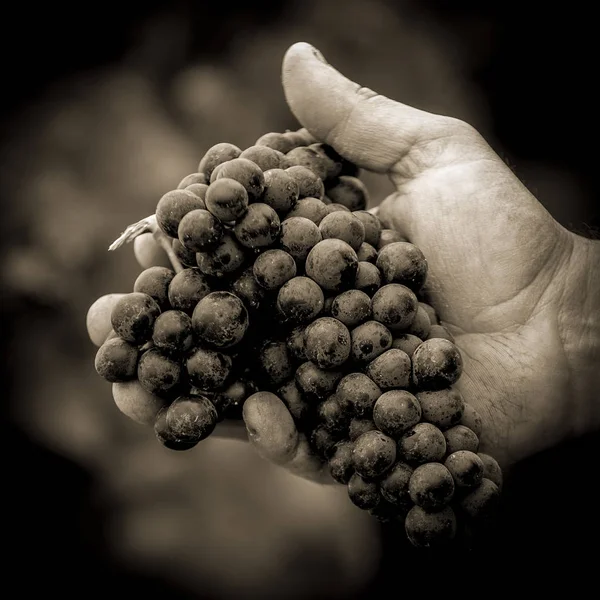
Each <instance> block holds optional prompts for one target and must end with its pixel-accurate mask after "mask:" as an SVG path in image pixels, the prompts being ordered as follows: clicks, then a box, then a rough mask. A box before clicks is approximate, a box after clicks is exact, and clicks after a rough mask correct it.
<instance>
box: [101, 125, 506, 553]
mask: <svg viewBox="0 0 600 600" xmlns="http://www.w3.org/2000/svg"><path fill="white" fill-rule="evenodd" d="M359 175H360V173H359V170H358V168H357V167H356V166H355V165H354V164H352V163H350V162H348V161H347V160H345V159H344V158H343V157H341V156H340V155H339V154H338V153H337V152H336V151H335V150H334V149H333V148H331V147H330V146H328V145H326V144H323V143H320V142H318V141H317V140H315V139H314V138H312V137H311V135H310V134H309V133H308V132H307V131H306V130H303V129H301V130H299V131H288V132H285V133H268V134H266V135H264V136H262V137H261V138H260V139H258V140H257V141H256V143H255V144H254V145H253V146H251V147H249V148H246V149H245V150H243V151H242V149H240V148H238V147H237V146H235V145H233V144H230V143H220V144H216V145H215V146H213V147H212V148H210V149H209V150H208V151H207V152H206V154H205V155H204V156H203V158H202V159H201V161H200V163H199V166H198V171H197V172H196V173H192V174H190V175H187V176H186V177H184V179H183V180H182V181H181V182H180V184H179V185H178V186H177V189H174V190H172V191H169V192H167V193H166V194H165V195H164V196H163V197H162V198H161V199H160V200H159V202H158V205H157V206H156V213H155V215H154V216H153V217H152V218H151V219H147V220H145V221H143V222H141V223H145V225H146V226H149V227H150V226H151V225H152V224H154V229H155V235H156V236H158V239H160V240H161V243H162V244H163V247H165V249H166V250H167V252H168V254H169V256H170V257H171V262H172V268H167V267H164V266H153V267H150V268H148V269H146V270H144V271H143V272H142V273H141V274H140V275H139V277H138V278H137V279H136V281H135V283H134V285H133V291H132V292H131V293H129V294H125V295H123V296H122V297H121V298H120V299H119V300H118V302H117V303H116V305H115V306H114V308H113V310H112V313H111V323H112V328H113V331H112V332H111V334H110V335H109V336H108V339H107V340H106V341H105V342H104V343H103V344H102V346H101V347H100V348H99V350H98V352H97V355H96V360H95V365H96V370H97V372H98V373H99V374H100V375H101V376H102V377H104V378H105V379H107V380H108V381H110V382H112V384H113V396H114V398H115V401H116V402H117V405H118V406H119V408H120V409H121V410H122V411H123V412H124V413H125V414H127V415H128V416H130V417H131V418H133V419H135V420H137V421H139V422H142V423H146V424H148V425H151V426H153V427H154V431H155V433H156V437H157V438H158V440H159V441H160V442H161V443H162V444H164V445H165V446H166V447H167V448H170V449H173V450H188V449H190V448H193V447H194V446H196V445H197V444H198V443H199V442H200V441H202V440H204V439H206V438H207V437H208V436H209V435H210V434H211V433H212V432H213V431H214V430H215V427H216V426H217V424H218V423H219V422H220V421H223V420H226V419H237V420H240V419H242V417H243V405H244V402H245V401H246V399H247V398H249V397H250V396H254V397H255V399H257V398H258V399H264V401H265V402H268V400H269V396H270V395H273V394H274V395H276V396H277V397H278V398H279V399H280V400H281V401H283V402H284V403H285V405H286V406H287V408H288V409H289V412H290V414H291V415H292V417H293V419H294V421H295V423H296V426H297V428H298V430H299V431H300V432H302V433H304V434H305V435H306V437H307V439H308V440H309V441H310V445H311V447H312V450H313V452H314V453H316V454H317V455H318V456H319V457H321V459H322V460H323V461H324V462H325V463H326V464H327V468H328V469H329V471H330V473H331V476H332V478H333V479H334V480H335V481H337V482H339V483H340V484H342V485H345V486H347V490H348V496H349V498H350V500H351V501H352V502H353V503H354V504H355V505H356V506H357V507H359V508H361V509H363V510H366V511H369V512H370V513H371V514H372V515H373V516H375V517H376V518H378V519H379V520H381V521H384V522H394V523H396V524H397V523H399V522H400V523H402V524H403V526H404V530H405V532H406V536H407V538H408V540H409V541H410V542H411V543H412V544H414V545H415V546H425V547H429V546H433V545H437V544H439V543H444V542H447V541H449V540H452V539H454V538H455V537H456V536H457V531H461V530H459V527H458V523H459V522H460V524H463V523H464V525H465V527H464V529H465V530H467V529H469V528H473V527H475V526H476V525H477V523H478V522H484V521H485V520H486V519H487V518H488V517H489V516H490V515H491V514H492V510H493V508H494V507H495V506H496V504H497V499H498V496H499V491H500V488H501V486H502V473H501V470H500V467H499V466H498V463H497V462H496V461H495V460H494V458H492V457H491V456H489V455H487V454H483V453H480V452H479V437H480V435H481V429H482V427H481V420H480V418H479V416H478V415H477V413H476V411H475V410H474V408H473V407H472V406H470V405H469V404H466V403H465V402H464V400H463V398H462V396H461V394H460V392H459V391H458V389H457V388H456V386H455V384H456V382H457V380H458V379H459V377H460V376H461V372H462V360H461V355H460V352H459V350H458V348H457V346H456V345H455V344H454V339H453V337H452V335H451V334H450V332H449V331H448V330H447V329H446V328H445V327H444V326H443V325H442V324H441V323H440V321H439V318H438V315H437V313H436V311H435V309H434V307H433V306H431V305H430V304H428V303H427V302H425V296H424V295H423V294H422V290H423V286H424V284H425V282H426V278H427V261H426V258H425V256H423V253H422V252H421V251H420V250H419V248H418V247H416V246H415V245H414V244H412V243H410V242H408V241H407V240H406V239H404V238H402V237H401V236H400V235H399V234H398V233H397V232H396V231H394V230H391V229H386V228H384V227H383V226H382V224H381V222H380V221H379V219H378V217H377V216H375V215H374V214H372V213H370V212H368V211H367V210H366V209H367V205H368V200H369V198H368V192H367V189H366V187H365V185H364V183H363V182H362V181H361V180H360V178H359ZM140 231H145V230H144V228H143V227H141V228H140V227H138V229H137V233H139V232H140Z"/></svg>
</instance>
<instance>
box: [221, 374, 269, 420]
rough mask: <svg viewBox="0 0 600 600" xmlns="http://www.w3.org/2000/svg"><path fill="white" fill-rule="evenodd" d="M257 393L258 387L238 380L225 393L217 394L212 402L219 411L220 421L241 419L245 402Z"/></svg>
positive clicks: (227, 387)
mask: <svg viewBox="0 0 600 600" xmlns="http://www.w3.org/2000/svg"><path fill="white" fill-rule="evenodd" d="M256 392H258V387H256V385H255V384H254V383H253V382H251V381H248V380H246V379H236V380H235V381H233V382H232V383H230V384H229V385H227V386H226V387H225V389H224V390H223V391H220V392H217V393H216V394H215V397H214V399H213V400H212V402H213V404H214V405H215V408H216V409H217V413H218V417H219V421H223V420H224V419H238V420H239V419H241V418H242V414H243V406H244V402H245V401H246V399H247V398H248V397H250V396H251V395H252V394H255V393H256Z"/></svg>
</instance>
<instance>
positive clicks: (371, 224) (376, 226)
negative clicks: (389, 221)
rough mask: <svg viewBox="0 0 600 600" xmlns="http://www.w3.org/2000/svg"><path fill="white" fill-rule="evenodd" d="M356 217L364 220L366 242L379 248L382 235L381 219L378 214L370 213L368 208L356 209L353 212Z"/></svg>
mask: <svg viewBox="0 0 600 600" xmlns="http://www.w3.org/2000/svg"><path fill="white" fill-rule="evenodd" d="M352 214H353V215H354V216H355V217H356V218H358V219H360V220H361V221H362V224H363V225H364V228H365V242H366V243H367V244H371V246H373V247H375V248H377V245H378V244H379V237H380V236H381V230H382V229H383V227H382V226H381V221H380V220H379V217H378V216H377V215H374V214H373V213H370V212H369V211H367V210H355V211H354V212H353V213H352Z"/></svg>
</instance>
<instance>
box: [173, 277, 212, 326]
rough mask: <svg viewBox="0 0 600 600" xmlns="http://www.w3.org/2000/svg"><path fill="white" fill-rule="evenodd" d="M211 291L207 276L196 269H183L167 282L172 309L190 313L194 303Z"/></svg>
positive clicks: (194, 305)
mask: <svg viewBox="0 0 600 600" xmlns="http://www.w3.org/2000/svg"><path fill="white" fill-rule="evenodd" d="M210 292H212V287H211V285H210V283H209V280H208V279H207V277H206V276H205V275H204V274H202V273H201V272H200V271H199V270H198V269H196V268H193V269H184V270H183V271H180V272H179V273H177V274H176V275H175V277H173V279H172V280H171V283H170V284H169V294H168V295H169V303H170V304H171V308H173V309H174V310H181V311H183V312H184V313H187V314H188V315H191V314H192V312H193V311H194V308H196V304H198V302H200V300H202V298H204V296H206V295H208V294H210Z"/></svg>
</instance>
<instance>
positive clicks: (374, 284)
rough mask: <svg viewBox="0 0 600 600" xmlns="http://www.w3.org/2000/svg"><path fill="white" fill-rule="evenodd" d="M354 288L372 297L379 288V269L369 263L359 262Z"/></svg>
mask: <svg viewBox="0 0 600 600" xmlns="http://www.w3.org/2000/svg"><path fill="white" fill-rule="evenodd" d="M354 287H355V288H356V289H357V290H360V291H361V292H365V294H367V295H368V296H373V294H375V292H376V291H377V290H378V289H379V288H380V287H381V273H380V272H379V269H378V268H377V267H376V266H375V265H374V264H373V263H370V262H359V263H358V269H357V271H356V278H355V281H354Z"/></svg>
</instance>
